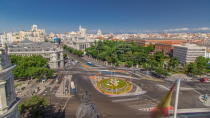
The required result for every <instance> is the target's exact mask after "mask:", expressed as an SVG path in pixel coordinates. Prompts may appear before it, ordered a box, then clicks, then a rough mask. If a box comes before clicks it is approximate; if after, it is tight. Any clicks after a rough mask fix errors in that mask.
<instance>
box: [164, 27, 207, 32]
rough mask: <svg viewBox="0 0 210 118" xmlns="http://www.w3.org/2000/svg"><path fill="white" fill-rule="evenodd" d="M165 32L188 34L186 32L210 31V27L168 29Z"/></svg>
mask: <svg viewBox="0 0 210 118" xmlns="http://www.w3.org/2000/svg"><path fill="white" fill-rule="evenodd" d="M163 31H164V32H186V31H189V32H190V31H210V28H209V27H199V28H187V27H184V28H175V29H166V30H163Z"/></svg>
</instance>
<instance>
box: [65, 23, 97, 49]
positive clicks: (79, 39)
mask: <svg viewBox="0 0 210 118" xmlns="http://www.w3.org/2000/svg"><path fill="white" fill-rule="evenodd" d="M95 40H96V39H94V38H90V37H89V36H88V34H86V29H85V28H82V27H81V26H80V27H79V31H78V32H68V33H65V35H64V38H63V43H64V44H65V45H67V46H69V47H71V48H74V49H77V50H85V49H86V48H89V47H90V46H91V45H92V44H93V43H94V41H95Z"/></svg>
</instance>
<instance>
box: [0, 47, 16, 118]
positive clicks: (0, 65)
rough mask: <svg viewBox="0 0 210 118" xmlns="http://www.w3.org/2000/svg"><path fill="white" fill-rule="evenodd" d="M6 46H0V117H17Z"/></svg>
mask: <svg viewBox="0 0 210 118" xmlns="http://www.w3.org/2000/svg"><path fill="white" fill-rule="evenodd" d="M14 67H15V65H12V64H11V63H10V61H9V57H8V54H7V47H6V46H5V47H0V118H19V116H20V114H19V112H18V103H19V99H17V97H16V94H15V88H14V77H13V75H12V72H11V70H12V69H13V68H14Z"/></svg>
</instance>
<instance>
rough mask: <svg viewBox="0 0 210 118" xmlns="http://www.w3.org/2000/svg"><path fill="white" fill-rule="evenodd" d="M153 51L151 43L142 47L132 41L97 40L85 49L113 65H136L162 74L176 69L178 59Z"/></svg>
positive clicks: (164, 74) (91, 54)
mask: <svg viewBox="0 0 210 118" xmlns="http://www.w3.org/2000/svg"><path fill="white" fill-rule="evenodd" d="M153 51H154V46H153V45H150V46H147V47H144V46H139V45H138V44H136V43H133V42H131V43H129V42H123V41H98V42H95V45H93V46H91V47H90V48H87V49H86V54H87V55H89V56H92V57H93V58H96V59H100V60H102V61H106V62H108V63H111V64H114V65H115V66H127V67H134V66H138V67H141V68H144V69H145V70H148V71H153V72H156V73H158V74H160V75H163V76H167V75H168V74H169V73H168V72H172V71H176V69H177V67H178V61H177V60H176V59H175V58H173V57H170V56H165V55H164V54H163V53H162V52H156V53H153Z"/></svg>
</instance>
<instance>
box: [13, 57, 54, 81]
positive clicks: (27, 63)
mask: <svg viewBox="0 0 210 118" xmlns="http://www.w3.org/2000/svg"><path fill="white" fill-rule="evenodd" d="M10 60H11V63H12V64H15V65H16V68H15V69H13V71H12V72H13V74H14V76H15V78H16V79H27V78H37V79H42V78H49V77H51V76H52V75H53V72H54V71H53V70H51V69H49V68H48V60H47V59H45V58H43V57H42V56H29V57H28V56H16V55H10Z"/></svg>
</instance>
